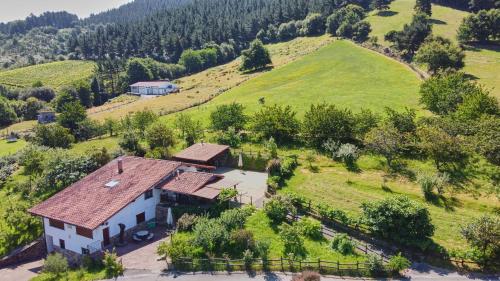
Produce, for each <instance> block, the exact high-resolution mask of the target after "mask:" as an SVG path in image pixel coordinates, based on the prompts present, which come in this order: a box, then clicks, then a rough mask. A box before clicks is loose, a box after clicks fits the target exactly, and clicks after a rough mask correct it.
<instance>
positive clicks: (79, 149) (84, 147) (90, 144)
mask: <svg viewBox="0 0 500 281" xmlns="http://www.w3.org/2000/svg"><path fill="white" fill-rule="evenodd" d="M102 148H106V150H108V152H109V153H111V152H113V151H115V150H117V149H119V146H118V138H117V137H103V138H97V139H93V140H88V141H84V142H79V143H75V144H73V146H72V147H71V149H70V150H71V151H72V152H75V153H81V154H83V153H85V152H87V151H91V150H100V149H102Z"/></svg>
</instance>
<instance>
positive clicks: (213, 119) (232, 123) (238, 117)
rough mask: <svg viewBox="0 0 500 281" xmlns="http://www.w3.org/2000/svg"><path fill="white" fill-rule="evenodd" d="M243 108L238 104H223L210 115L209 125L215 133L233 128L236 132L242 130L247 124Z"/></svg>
mask: <svg viewBox="0 0 500 281" xmlns="http://www.w3.org/2000/svg"><path fill="white" fill-rule="evenodd" d="M244 109H245V107H244V106H243V105H241V104H239V103H235V102H233V103H231V104H223V105H219V106H217V107H216V108H215V110H214V111H212V113H210V123H211V125H212V128H213V129H214V130H217V131H227V130H229V128H233V129H234V130H235V131H236V132H239V131H241V130H243V128H244V127H245V124H246V122H247V119H248V118H247V116H246V115H245V114H244V112H243V111H244Z"/></svg>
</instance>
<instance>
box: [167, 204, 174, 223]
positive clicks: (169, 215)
mask: <svg viewBox="0 0 500 281" xmlns="http://www.w3.org/2000/svg"><path fill="white" fill-rule="evenodd" d="M167 225H168V226H173V225H174V217H173V216H172V208H168V211H167Z"/></svg>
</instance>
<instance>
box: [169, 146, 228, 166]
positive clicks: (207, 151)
mask: <svg viewBox="0 0 500 281" xmlns="http://www.w3.org/2000/svg"><path fill="white" fill-rule="evenodd" d="M228 149H229V146H227V145H219V144H211V143H196V144H193V145H192V146H190V147H188V148H186V149H184V150H183V151H181V152H179V153H177V154H176V155H175V156H174V158H175V159H178V160H181V161H184V160H187V161H189V160H191V161H199V162H208V161H210V160H211V159H212V158H214V157H216V156H217V155H219V154H221V153H223V152H224V151H226V150H228Z"/></svg>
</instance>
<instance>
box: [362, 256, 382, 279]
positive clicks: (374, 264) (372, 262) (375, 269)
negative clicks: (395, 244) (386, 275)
mask: <svg viewBox="0 0 500 281" xmlns="http://www.w3.org/2000/svg"><path fill="white" fill-rule="evenodd" d="M366 264H367V267H368V270H369V271H370V273H371V274H372V275H375V276H376V275H380V274H381V273H382V272H384V263H383V262H382V259H381V258H380V257H379V256H377V255H368V256H367V258H366Z"/></svg>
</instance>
